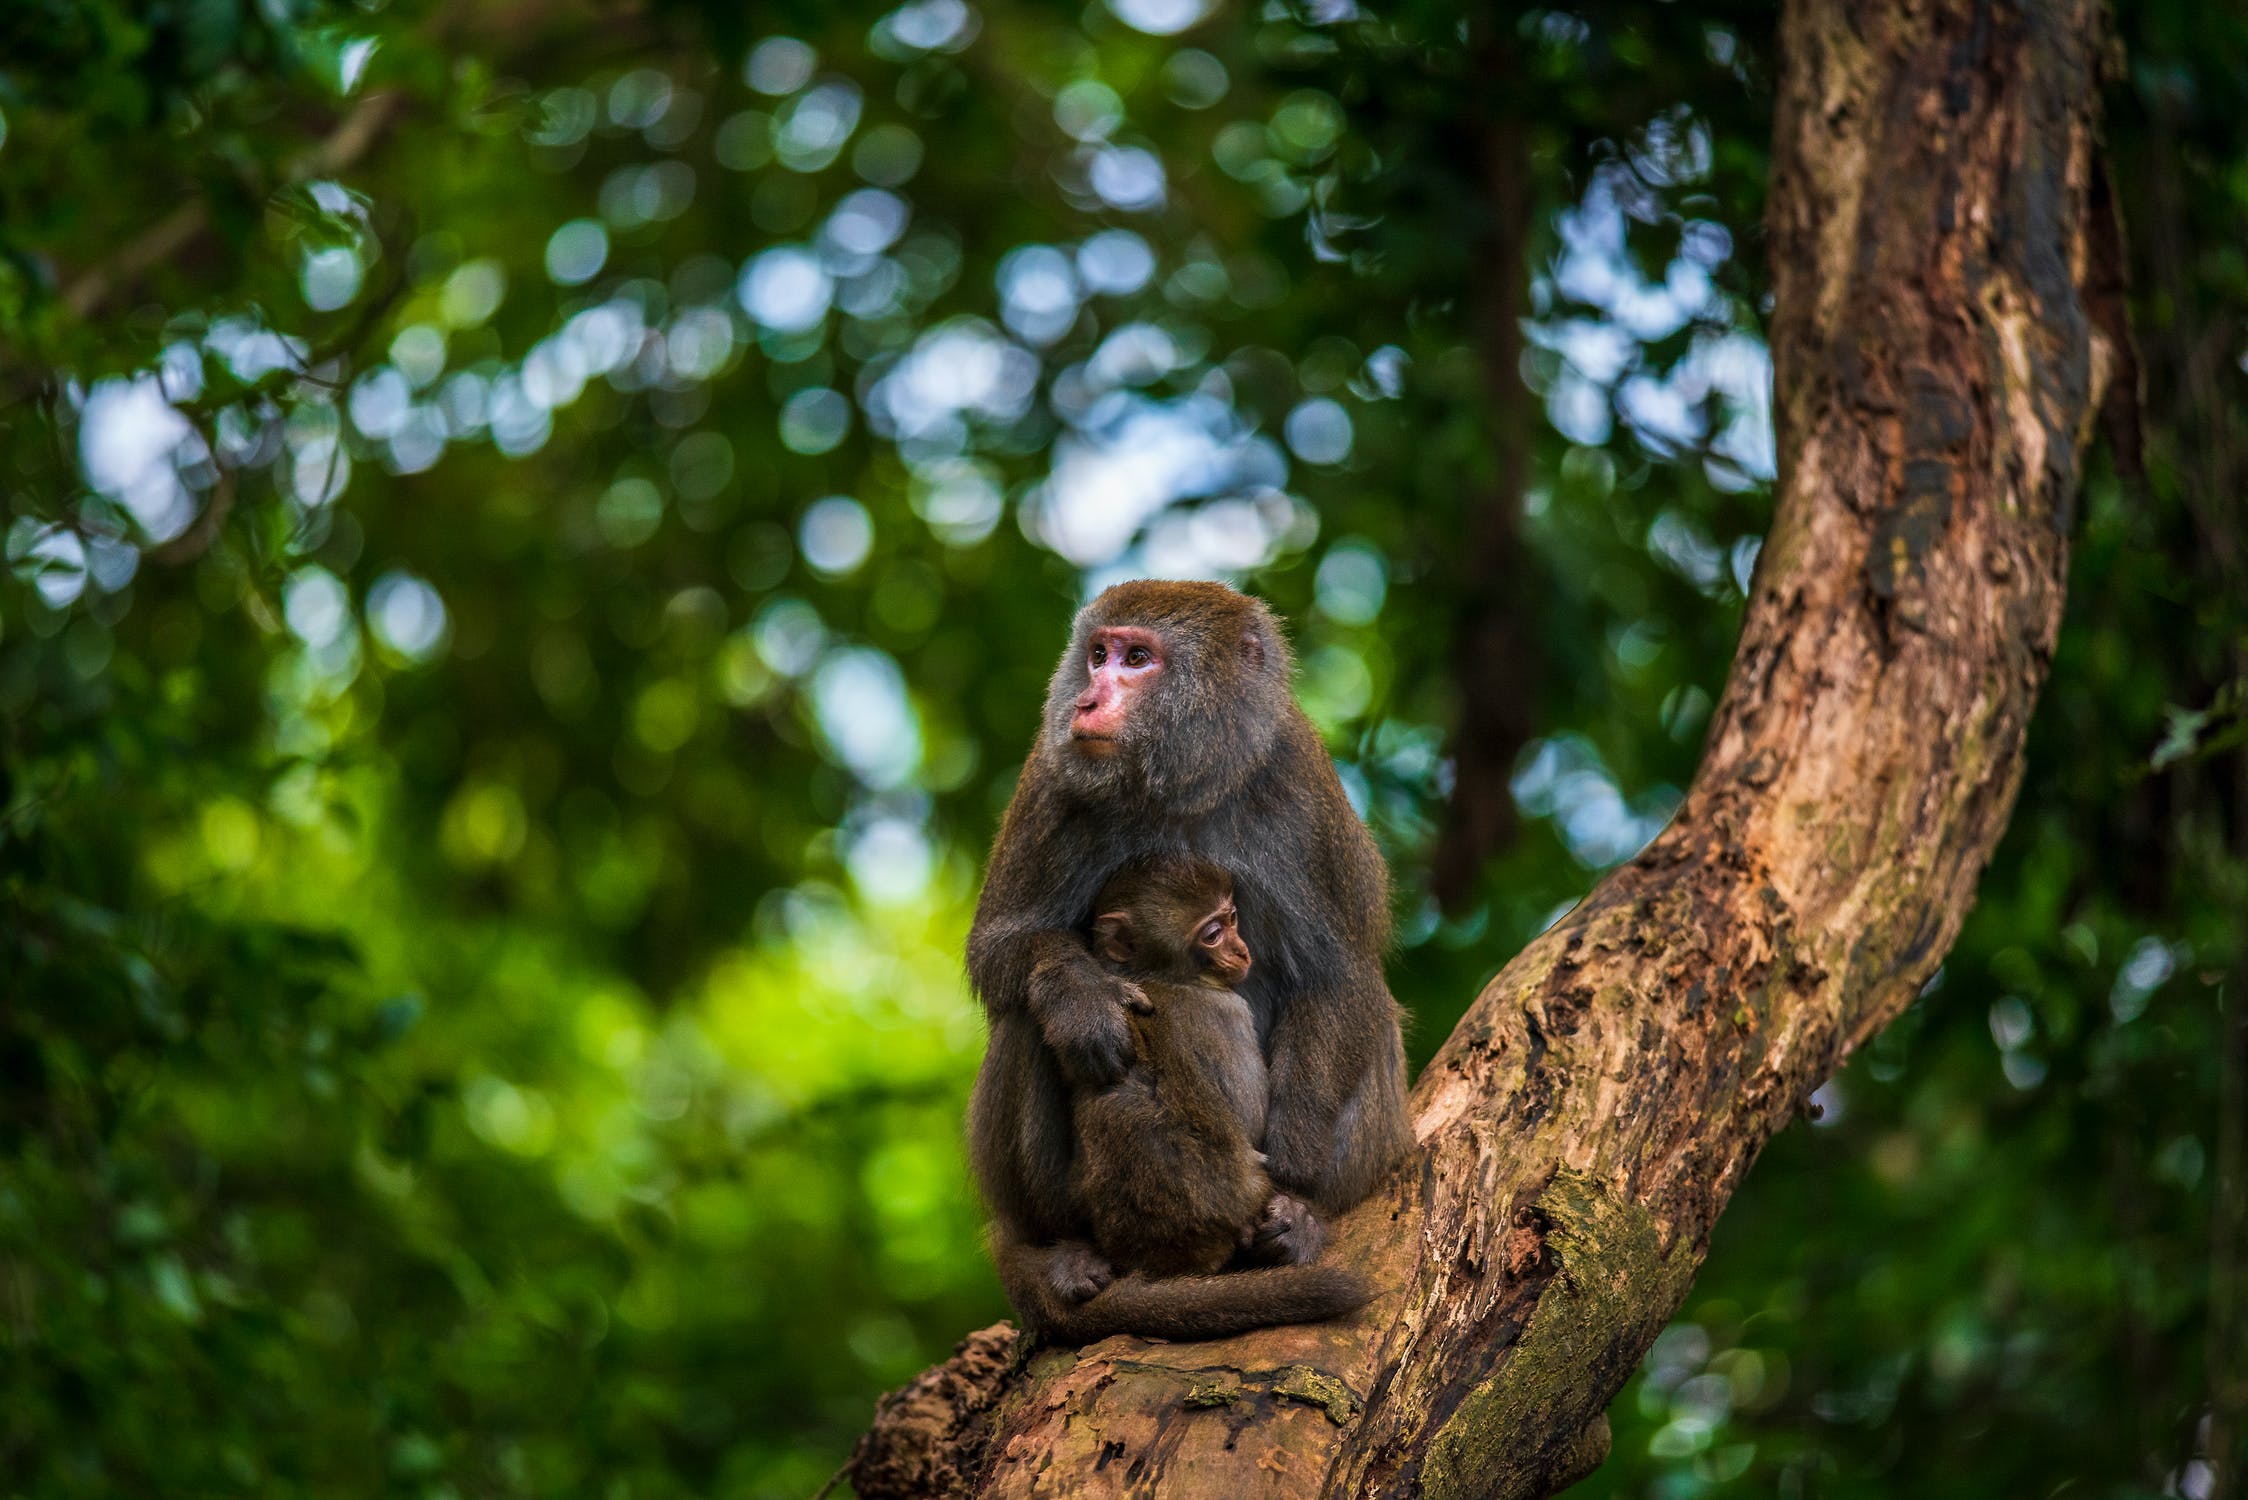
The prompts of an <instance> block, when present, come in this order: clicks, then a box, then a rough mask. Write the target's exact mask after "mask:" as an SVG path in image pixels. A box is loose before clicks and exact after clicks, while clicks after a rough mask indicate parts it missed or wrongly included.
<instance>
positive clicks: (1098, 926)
mask: <svg viewBox="0 0 2248 1500" xmlns="http://www.w3.org/2000/svg"><path fill="white" fill-rule="evenodd" d="M1093 951H1094V952H1095V953H1098V954H1099V955H1100V956H1101V957H1103V958H1105V959H1107V960H1108V961H1109V962H1111V963H1119V964H1128V963H1130V962H1131V961H1132V918H1131V915H1130V913H1128V912H1121V911H1104V912H1102V913H1101V914H1100V915H1099V916H1097V917H1095V918H1093Z"/></svg>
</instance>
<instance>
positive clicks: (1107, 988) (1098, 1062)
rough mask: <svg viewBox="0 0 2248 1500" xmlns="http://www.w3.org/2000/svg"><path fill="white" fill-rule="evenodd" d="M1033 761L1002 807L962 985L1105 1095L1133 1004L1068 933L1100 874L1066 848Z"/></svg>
mask: <svg viewBox="0 0 2248 1500" xmlns="http://www.w3.org/2000/svg"><path fill="white" fill-rule="evenodd" d="M1035 765H1036V762H1035V760H1034V761H1033V762H1032V765H1031V766H1029V767H1026V768H1025V771H1024V776H1023V782H1022V785H1021V786H1019V787H1017V788H1016V791H1015V798H1014V800H1013V801H1012V802H1010V803H1009V804H1008V805H1007V816H1006V817H1005V818H1004V819H1003V820H1002V821H1001V823H1000V825H999V837H998V838H997V839H996V840H994V841H993V843H992V847H991V863H990V866H989V868H988V869H987V870H986V871H985V872H984V888H983V895H982V896H981V897H980V898H979V899H978V900H977V902H976V920H975V924H974V925H973V926H972V927H970V928H969V930H968V982H969V983H970V984H971V985H973V986H974V987H975V991H976V995H977V998H978V999H980V1000H981V1001H982V1002H983V1005H984V1009H985V1010H986V1011H987V1012H989V1013H990V1014H991V1015H992V1017H993V1018H994V1019H996V1018H998V1017H999V1016H1002V1015H1007V1014H1010V1013H1015V1012H1023V1011H1027V1012H1028V1013H1029V1014H1030V1016H1031V1018H1032V1019H1033V1020H1034V1021H1035V1022H1036V1023H1037V1025H1038V1030H1039V1034H1040V1035H1041V1036H1042V1037H1043V1038H1044V1039H1045V1042H1046V1045H1047V1046H1048V1047H1049V1048H1051V1049H1052V1050H1053V1053H1054V1056H1055V1058H1056V1059H1057V1060H1059V1061H1060V1063H1061V1065H1062V1071H1063V1073H1064V1074H1066V1075H1067V1076H1068V1078H1069V1081H1070V1082H1071V1083H1072V1084H1073V1085H1076V1086H1078V1087H1081V1088H1082V1087H1093V1088H1098V1087H1103V1086H1106V1085H1108V1084H1111V1083H1114V1082H1115V1081H1116V1080H1117V1079H1119V1078H1121V1077H1123V1076H1124V1070H1125V1069H1126V1068H1128V1067H1130V1066H1131V1064H1132V1036H1131V1031H1130V1029H1129V1027H1128V1026H1127V1024H1126V1021H1125V1011H1126V1009H1127V1007H1128V1006H1129V1005H1131V1004H1132V1002H1133V1001H1134V1000H1135V999H1136V998H1137V997H1136V992H1135V991H1133V990H1132V988H1131V987H1130V986H1127V985H1126V984H1125V983H1124V981H1122V980H1120V979H1118V978H1116V977H1115V976H1114V975H1112V974H1110V973H1109V972H1108V971H1107V970H1105V969H1103V968H1102V967H1101V966H1100V965H1099V964H1098V963H1097V962H1095V961H1094V959H1093V956H1092V955H1091V954H1090V953H1088V952H1087V951H1086V949H1085V941H1084V939H1083V938H1081V937H1080V936H1078V934H1077V933H1075V932H1073V931H1071V930H1070V924H1071V923H1072V922H1073V921H1074V920H1076V919H1078V918H1080V917H1082V916H1083V914H1084V908H1085V907H1086V906H1088V905H1090V904H1091V902H1092V899H1093V893H1094V892H1095V891H1096V890H1098V889H1099V882H1100V881H1101V880H1102V879H1104V878H1106V875H1107V871H1106V870H1105V869H1089V867H1090V866H1091V865H1092V864H1093V863H1094V862H1093V860H1092V859H1091V857H1090V851H1080V850H1076V849H1074V848H1073V847H1071V845H1073V844H1074V843H1079V842H1082V840H1075V839H1071V838H1070V837H1069V836H1068V832H1067V830H1066V829H1065V828H1064V827H1063V825H1062V822H1061V819H1060V817H1059V814H1058V813H1057V812H1056V810H1055V809H1054V808H1053V807H1052V806H1051V805H1050V803H1049V801H1048V799H1047V798H1046V797H1045V796H1044V795H1043V790H1042V787H1041V784H1040V778H1039V777H1038V775H1037V773H1036V771H1035Z"/></svg>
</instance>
